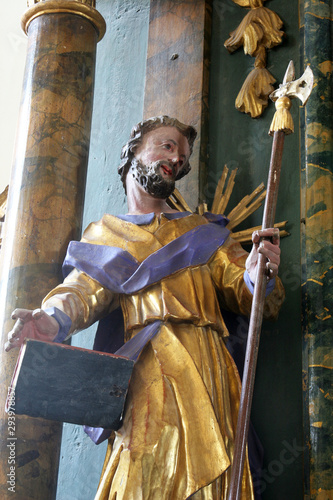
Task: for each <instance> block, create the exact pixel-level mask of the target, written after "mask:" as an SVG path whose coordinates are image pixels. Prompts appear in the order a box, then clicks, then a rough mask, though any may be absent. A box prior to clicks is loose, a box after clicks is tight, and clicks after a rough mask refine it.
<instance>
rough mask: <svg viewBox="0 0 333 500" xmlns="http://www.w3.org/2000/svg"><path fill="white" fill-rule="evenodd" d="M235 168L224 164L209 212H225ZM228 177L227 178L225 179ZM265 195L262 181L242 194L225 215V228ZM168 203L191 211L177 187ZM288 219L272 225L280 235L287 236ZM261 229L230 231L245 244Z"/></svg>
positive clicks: (200, 208)
mask: <svg viewBox="0 0 333 500" xmlns="http://www.w3.org/2000/svg"><path fill="white" fill-rule="evenodd" d="M236 173H237V169H234V170H232V171H231V172H230V175H229V169H228V167H227V166H226V165H225V166H224V169H223V172H222V175H221V177H220V180H219V182H218V184H217V187H216V190H215V196H214V200H213V204H212V208H211V210H210V212H212V213H213V214H220V215H224V214H226V208H227V205H228V203H229V200H230V196H231V193H232V191H233V188H234V185H235V176H236ZM227 179H228V180H227ZM265 196H266V189H265V186H264V184H263V183H261V184H260V185H259V186H258V187H257V188H256V189H255V190H254V191H253V192H252V193H251V194H249V195H247V196H244V198H243V199H242V200H241V201H240V202H239V203H238V204H237V205H236V206H235V207H234V208H233V209H232V210H231V211H230V212H229V213H228V214H227V215H226V217H227V218H228V219H229V223H228V225H227V228H228V229H229V230H230V231H232V230H233V229H234V228H235V227H236V226H238V225H239V224H240V223H241V222H243V221H244V220H245V219H247V217H249V216H250V215H251V214H252V213H253V212H255V211H256V210H257V209H258V208H259V207H261V205H262V204H263V202H264V200H265ZM168 204H169V205H170V207H172V208H174V209H176V210H179V211H180V212H184V211H187V212H191V211H192V210H191V209H190V207H189V206H188V204H187V203H186V201H185V199H184V198H183V196H182V195H181V194H180V192H179V191H178V189H175V190H174V192H173V193H172V195H171V196H170V198H169V199H168ZM197 211H198V213H199V214H200V215H202V214H204V213H205V212H207V211H208V207H207V204H206V203H201V204H200V205H199V206H198V208H197ZM287 222H288V221H283V222H278V223H276V224H274V227H277V228H279V229H280V237H283V236H289V233H288V232H287V231H286V230H285V227H286V224H287ZM258 229H261V226H255V227H251V228H249V229H244V230H243V231H238V232H231V237H232V238H233V239H234V240H236V241H239V242H240V243H242V244H244V245H247V244H250V243H251V242H252V233H253V231H256V230H258Z"/></svg>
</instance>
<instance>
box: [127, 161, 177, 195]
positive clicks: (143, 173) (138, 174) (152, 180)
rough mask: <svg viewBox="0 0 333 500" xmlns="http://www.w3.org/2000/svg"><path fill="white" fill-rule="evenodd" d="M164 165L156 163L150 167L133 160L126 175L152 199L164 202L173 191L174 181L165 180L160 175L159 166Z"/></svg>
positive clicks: (160, 162)
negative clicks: (130, 176)
mask: <svg viewBox="0 0 333 500" xmlns="http://www.w3.org/2000/svg"><path fill="white" fill-rule="evenodd" d="M166 163H167V162H165V161H156V162H154V163H151V164H150V165H144V164H143V163H141V162H140V161H139V160H137V159H136V158H133V160H132V163H131V167H130V169H129V171H128V174H127V175H132V176H133V178H134V179H135V180H136V181H137V182H138V183H139V184H140V186H142V187H143V189H144V190H145V191H146V193H149V194H150V195H151V196H153V198H160V199H164V200H166V199H167V198H169V196H170V195H171V194H172V192H173V190H174V189H175V180H174V179H170V180H169V179H165V178H164V177H163V176H162V175H161V173H160V167H161V165H165V164H166Z"/></svg>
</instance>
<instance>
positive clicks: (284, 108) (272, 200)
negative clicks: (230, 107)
mask: <svg viewBox="0 0 333 500" xmlns="http://www.w3.org/2000/svg"><path fill="white" fill-rule="evenodd" d="M312 87H313V73H312V70H311V69H310V67H307V69H306V70H305V72H304V74H303V76H302V77H301V78H299V79H298V80H295V70H294V64H293V62H292V61H290V63H289V66H288V68H287V71H286V74H285V76H284V79H283V83H282V84H281V85H280V87H279V88H278V89H277V90H275V91H274V92H273V93H272V94H271V95H270V98H271V99H272V100H273V101H276V103H275V107H276V112H275V115H274V118H273V121H272V124H271V128H270V131H269V134H270V135H272V136H273V146H272V153H271V161H270V166H269V174H268V184H267V195H266V201H265V208H264V215H263V222H262V229H267V228H270V227H273V226H274V218H275V209H276V203H277V196H278V189H279V182H280V172H281V163H282V153H283V145H284V137H285V135H287V134H290V133H292V132H293V131H294V124H293V120H292V117H291V114H290V112H289V109H290V107H291V100H290V99H291V98H293V97H298V98H299V99H300V100H301V101H302V104H303V105H305V104H306V102H307V100H308V98H309V96H310V93H311V90H312ZM266 263H267V260H266V258H265V257H264V256H263V255H262V254H259V257H258V264H257V275H256V281H255V285H254V294H253V301H252V309H251V316H250V324H249V333H248V340H247V347H246V356H245V363H244V373H243V381H242V393H241V399H240V406H239V413H238V421H237V430H236V439H235V448H234V457H233V463H232V468H231V479H230V486H229V491H228V500H239V499H240V497H241V491H242V478H243V469H244V460H245V453H246V444H247V437H248V430H249V422H250V413H251V404H252V395H253V387H254V378H255V371H256V365H257V357H258V348H259V340H260V332H261V325H262V318H263V309H264V302H265V294H266V284H267V275H266Z"/></svg>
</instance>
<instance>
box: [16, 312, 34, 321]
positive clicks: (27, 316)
mask: <svg viewBox="0 0 333 500" xmlns="http://www.w3.org/2000/svg"><path fill="white" fill-rule="evenodd" d="M12 319H21V320H23V321H24V322H25V321H29V320H31V319H32V311H31V310H30V309H15V310H14V311H13V312H12Z"/></svg>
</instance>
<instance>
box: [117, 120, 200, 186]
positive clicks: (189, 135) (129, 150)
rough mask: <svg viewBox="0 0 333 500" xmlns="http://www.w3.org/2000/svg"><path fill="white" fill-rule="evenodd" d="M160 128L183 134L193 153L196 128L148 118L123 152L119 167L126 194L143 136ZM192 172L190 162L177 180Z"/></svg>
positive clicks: (136, 128)
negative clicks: (167, 128) (130, 171)
mask: <svg viewBox="0 0 333 500" xmlns="http://www.w3.org/2000/svg"><path fill="white" fill-rule="evenodd" d="M159 127H175V128H176V129H177V130H178V131H179V132H180V133H181V134H183V135H184V136H185V137H186V139H187V141H188V144H189V147H190V154H192V151H193V143H194V140H195V138H196V136H197V132H196V130H195V128H194V127H192V126H191V125H185V124H184V123H181V122H180V121H179V120H177V119H176V118H170V117H169V116H166V115H164V116H155V117H153V118H148V119H147V120H143V121H142V122H140V123H138V124H137V125H135V126H134V127H133V128H132V131H131V135H130V139H129V141H128V142H127V143H126V144H125V146H124V147H123V148H122V150H121V156H120V158H121V160H122V162H121V163H120V165H119V167H118V173H119V175H120V178H121V180H122V183H123V186H124V189H125V192H126V176H127V173H128V171H129V169H130V166H131V163H132V160H133V158H134V156H135V152H136V150H137V148H138V147H139V146H140V144H141V143H142V139H143V136H144V135H145V134H147V133H148V132H151V131H152V130H155V129H156V128H159ZM190 170H191V166H190V164H189V162H188V161H187V163H186V164H185V165H184V167H183V168H182V169H181V170H180V172H179V173H178V175H177V177H176V180H178V179H181V178H182V177H184V175H186V174H188V173H189V171H190Z"/></svg>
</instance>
